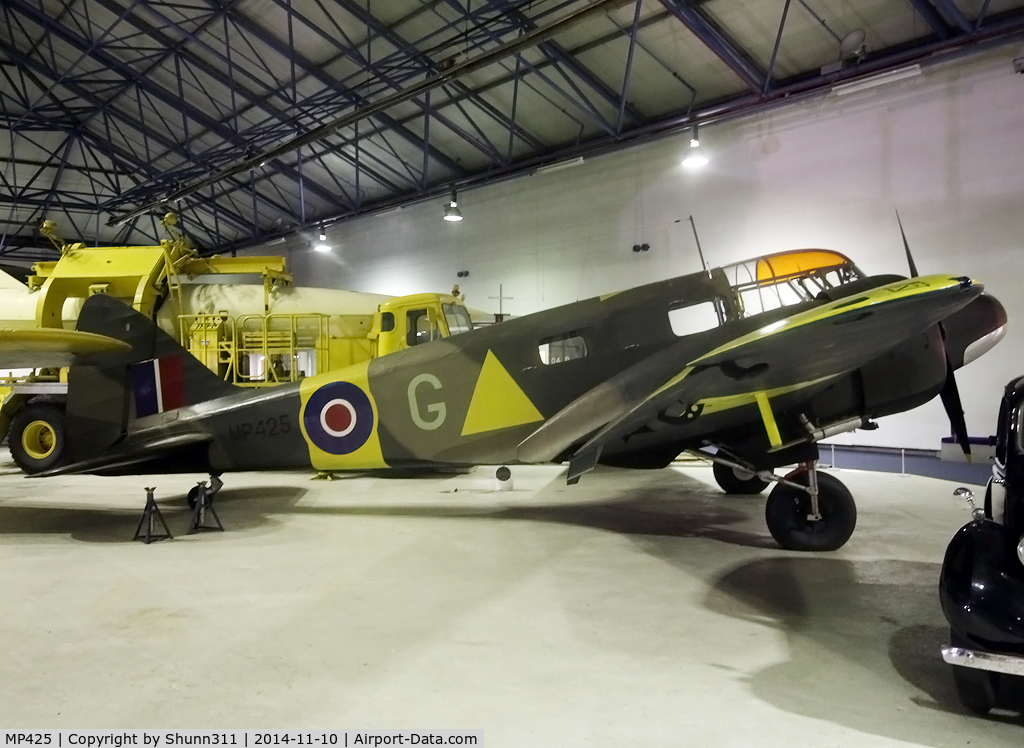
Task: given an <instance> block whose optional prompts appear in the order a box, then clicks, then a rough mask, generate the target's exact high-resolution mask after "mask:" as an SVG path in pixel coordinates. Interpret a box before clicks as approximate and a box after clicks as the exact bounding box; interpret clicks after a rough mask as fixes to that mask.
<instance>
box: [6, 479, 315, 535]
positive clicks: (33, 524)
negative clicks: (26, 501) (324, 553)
mask: <svg viewBox="0 0 1024 748" xmlns="http://www.w3.org/2000/svg"><path fill="white" fill-rule="evenodd" d="M305 493H306V490H305V489H303V488H296V487H294V486H273V485H271V486H262V487H259V488H240V489H229V488H224V489H223V490H222V491H221V492H220V493H219V494H218V495H217V499H216V503H215V507H216V510H217V513H218V515H219V516H220V518H221V521H222V522H223V523H224V526H225V529H226V530H228V531H248V532H252V531H258V530H264V531H271V530H272V529H273V528H274V527H276V526H277V525H279V524H280V521H279V520H277V519H275V518H274V515H277V514H282V513H285V512H288V511H290V510H291V509H292V508H293V507H294V506H295V505H296V504H297V503H298V502H299V500H300V499H301V498H302V497H303V496H304V495H305ZM156 497H157V503H158V505H159V506H160V511H161V513H162V514H163V516H164V519H165V520H166V521H167V524H168V526H169V527H170V529H171V532H172V534H173V535H174V536H175V537H179V536H182V535H184V534H185V532H186V530H187V529H188V526H189V522H190V520H191V510H190V509H189V507H188V505H187V504H186V502H185V497H184V495H183V494H182V495H179V496H175V495H166V494H161V492H160V491H157V493H156ZM145 504H146V499H145V494H143V493H142V492H140V495H139V503H138V508H137V509H121V508H118V509H105V508H100V507H96V506H70V505H60V506H55V505H52V504H51V505H49V506H46V505H41V506H40V505H37V506H24V505H17V504H7V505H0V536H4V535H68V536H70V537H72V538H73V539H75V540H80V541H85V542H90V543H130V542H133V537H134V535H135V530H136V528H137V527H138V526H139V520H140V519H141V517H142V510H143V508H144V507H145Z"/></svg>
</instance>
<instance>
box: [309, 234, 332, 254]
mask: <svg viewBox="0 0 1024 748" xmlns="http://www.w3.org/2000/svg"><path fill="white" fill-rule="evenodd" d="M313 249H315V250H316V251H317V252H330V251H331V245H330V244H328V243H327V234H325V233H324V232H323V230H322V229H321V231H320V243H319V244H317V245H316V246H315V247H313Z"/></svg>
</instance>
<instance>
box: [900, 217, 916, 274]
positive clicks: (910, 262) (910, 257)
mask: <svg viewBox="0 0 1024 748" xmlns="http://www.w3.org/2000/svg"><path fill="white" fill-rule="evenodd" d="M896 223H898V224H899V225H900V236H902V237H903V251H904V252H906V253H907V264H908V265H909V266H910V277H911V278H916V277H917V265H915V264H914V256H913V255H912V254H910V245H909V244H908V243H907V235H906V234H905V233H904V231H903V221H901V220H900V212H899V211H898V210H897V211H896Z"/></svg>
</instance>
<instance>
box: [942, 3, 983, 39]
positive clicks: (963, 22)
mask: <svg viewBox="0 0 1024 748" xmlns="http://www.w3.org/2000/svg"><path fill="white" fill-rule="evenodd" d="M932 1H933V2H934V3H935V6H936V7H937V8H938V9H939V10H940V11H942V12H943V13H945V14H946V15H947V16H949V18H950V19H951V20H952V21H953V23H955V24H956V25H957V27H959V29H960V30H961V31H962V32H964V33H965V34H969V33H971V32H972V31H974V26H973V25H972V24H971V22H970V21H968V20H967V17H966V16H964V14H963V12H961V10H960V8H958V7H957V6H956V3H954V2H953V0H932Z"/></svg>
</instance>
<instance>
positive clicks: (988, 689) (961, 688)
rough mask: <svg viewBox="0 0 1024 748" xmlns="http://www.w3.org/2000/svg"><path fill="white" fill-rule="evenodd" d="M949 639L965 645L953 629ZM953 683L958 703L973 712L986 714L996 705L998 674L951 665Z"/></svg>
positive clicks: (954, 643)
mask: <svg viewBox="0 0 1024 748" xmlns="http://www.w3.org/2000/svg"><path fill="white" fill-rule="evenodd" d="M949 641H950V644H952V645H953V646H954V647H967V646H969V645H967V644H966V643H964V642H963V641H962V640H961V639H960V637H959V636H957V635H956V634H955V633H953V631H950V632H949ZM953 684H954V685H955V686H956V695H957V698H959V699H960V703H961V704H963V705H964V706H965V707H967V708H968V709H970V710H971V711H972V712H974V713H975V714H988V713H989V711H991V709H992V707H994V706H995V705H996V698H998V694H999V674H998V673H993V672H991V671H989V670H978V669H977V668H973V667H960V666H959V665H953Z"/></svg>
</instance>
